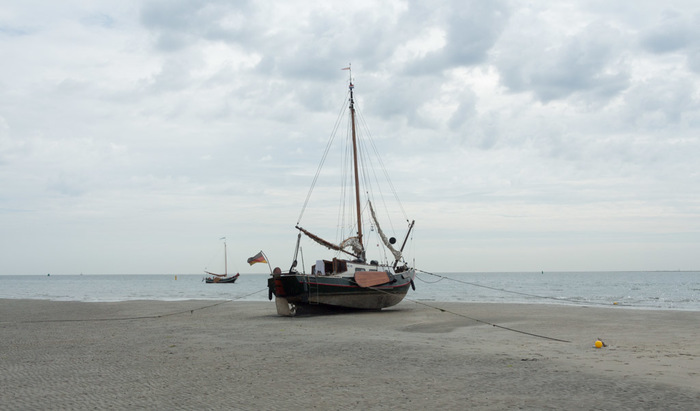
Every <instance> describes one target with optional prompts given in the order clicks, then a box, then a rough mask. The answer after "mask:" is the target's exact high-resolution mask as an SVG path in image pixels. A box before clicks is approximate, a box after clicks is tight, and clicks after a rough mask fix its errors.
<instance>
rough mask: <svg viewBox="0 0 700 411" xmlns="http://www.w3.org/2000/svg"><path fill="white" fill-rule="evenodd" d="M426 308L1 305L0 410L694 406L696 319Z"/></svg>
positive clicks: (639, 313) (586, 310)
mask: <svg viewBox="0 0 700 411" xmlns="http://www.w3.org/2000/svg"><path fill="white" fill-rule="evenodd" d="M429 304H430V305H432V306H436V307H439V308H441V309H443V310H445V311H441V310H438V309H434V308H431V307H428V306H425V305H421V304H417V303H415V302H411V301H404V302H402V303H401V304H399V305H398V306H396V307H394V308H391V309H385V310H383V311H381V312H352V313H348V312H337V311H327V310H312V311H311V312H308V313H305V314H303V315H299V316H297V317H294V318H286V317H279V316H277V314H276V311H275V305H274V303H273V302H269V303H268V302H231V301H178V302H163V301H131V302H120V303H81V302H53V301H45V300H0V369H2V373H1V374H0V398H1V400H0V409H2V410H25V409H77V410H82V409H135V408H143V409H169V410H172V409H182V410H192V409H241V410H260V409H273V410H276V409H279V410H282V409H319V410H339V409H387V410H388V409H413V410H415V409H460V410H461V409H468V408H471V409H591V410H592V409H618V410H619V409H623V410H624V409H664V410H671V409H677V410H690V409H697V408H698V406H699V405H700V313H697V312H687V311H645V310H634V309H624V308H621V307H610V308H594V307H570V306H556V305H515V304H471V303H435V302H432V303H429ZM477 320H478V321H477ZM494 325H496V326H494ZM597 338H600V339H601V340H602V341H604V342H605V343H606V344H607V347H604V348H595V347H594V343H595V341H596V339H597Z"/></svg>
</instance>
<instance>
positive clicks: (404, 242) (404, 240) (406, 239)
mask: <svg viewBox="0 0 700 411" xmlns="http://www.w3.org/2000/svg"><path fill="white" fill-rule="evenodd" d="M415 223H416V220H413V221H411V224H409V226H408V232H407V233H406V237H405V238H404V239H403V244H401V249H400V250H399V252H401V253H403V249H404V247H406V241H408V236H410V235H411V230H413V225H414V224H415ZM398 264H399V260H396V261H394V269H396V266H397V265H398Z"/></svg>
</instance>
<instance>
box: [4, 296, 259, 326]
mask: <svg viewBox="0 0 700 411" xmlns="http://www.w3.org/2000/svg"><path fill="white" fill-rule="evenodd" d="M265 290H267V287H265V288H263V289H260V290H258V291H254V292H252V293H249V294H246V295H242V296H239V297H236V298H233V299H231V300H226V301H219V302H217V303H215V304H209V305H205V306H203V307H196V308H190V309H187V310H182V311H177V312H174V313H167V314H153V315H141V316H135V317H117V318H81V319H58V320H28V321H12V323H15V324H16V323H20V324H30V323H64V322H65V323H67V322H89V321H125V320H146V319H153V318H165V317H171V316H174V315H181V314H186V313H188V312H189V313H190V314H193V313H194V312H195V311H200V310H206V309H207V308H212V307H216V306H218V305H222V304H226V303H231V302H234V301H237V300H240V299H242V298H246V297H250V296H251V295H254V294H257V293H260V292H262V291H265Z"/></svg>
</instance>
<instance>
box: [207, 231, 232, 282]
mask: <svg viewBox="0 0 700 411" xmlns="http://www.w3.org/2000/svg"><path fill="white" fill-rule="evenodd" d="M221 240H224V273H223V274H216V273H212V272H209V271H206V270H205V271H204V272H205V273H206V274H208V275H209V276H210V277H205V278H204V282H205V283H207V284H233V283H235V282H236V280H238V277H239V276H240V274H238V273H236V275H233V276H231V277H229V276H228V257H227V254H228V253H227V251H226V237H223V238H221Z"/></svg>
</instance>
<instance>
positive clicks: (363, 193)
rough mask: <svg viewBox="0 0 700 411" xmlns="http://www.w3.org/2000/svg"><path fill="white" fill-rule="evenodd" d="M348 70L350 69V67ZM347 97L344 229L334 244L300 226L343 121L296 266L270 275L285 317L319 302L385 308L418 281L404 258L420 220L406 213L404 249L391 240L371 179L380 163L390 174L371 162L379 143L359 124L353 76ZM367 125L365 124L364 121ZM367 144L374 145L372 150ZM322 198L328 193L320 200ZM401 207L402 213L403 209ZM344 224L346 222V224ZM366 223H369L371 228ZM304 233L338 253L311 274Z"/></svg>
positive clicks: (341, 219)
mask: <svg viewBox="0 0 700 411" xmlns="http://www.w3.org/2000/svg"><path fill="white" fill-rule="evenodd" d="M344 70H350V68H349V67H348V68H346V69H344ZM346 98H347V101H348V103H349V104H348V106H347V108H348V109H349V110H347V111H349V116H348V117H349V119H348V127H347V139H346V140H347V145H346V146H345V149H344V150H341V151H343V152H344V153H346V160H345V161H339V163H338V164H339V165H341V164H346V165H347V167H346V168H347V169H349V171H348V172H347V174H344V177H345V178H343V181H344V183H341V186H343V187H341V197H342V198H343V199H344V200H346V201H345V203H349V204H347V205H346V206H341V207H340V210H341V211H340V212H339V214H342V215H343V216H342V217H341V216H339V217H338V218H339V220H338V221H339V223H338V224H337V226H344V227H345V228H344V229H340V230H339V231H338V232H337V234H336V235H337V241H335V242H333V241H328V240H325V239H323V238H322V237H320V236H319V235H316V234H314V233H312V232H310V231H308V230H306V229H305V228H302V227H301V226H300V225H299V224H300V221H301V218H302V216H303V215H304V211H305V209H306V207H307V206H308V205H309V204H310V198H311V194H312V192H313V190H314V186H315V185H316V183H317V180H318V177H319V174H320V172H321V169H322V168H323V164H324V162H325V160H326V158H327V155H328V152H329V149H330V147H331V146H332V144H331V143H332V142H333V140H335V131H337V130H338V128H339V127H338V124H339V123H340V122H341V121H340V120H339V121H338V123H336V127H335V129H334V130H335V131H334V133H333V134H332V135H331V141H330V142H329V144H328V146H327V147H326V152H325V153H324V156H323V159H322V161H321V165H320V166H319V168H318V171H317V173H316V176H315V178H314V181H313V184H312V187H311V190H310V191H309V194H308V195H307V198H306V201H305V203H304V206H303V208H302V212H301V215H300V216H299V220H298V221H297V225H296V229H297V230H299V233H298V236H297V243H296V249H295V252H294V259H293V262H292V265H291V267H290V269H289V270H288V271H287V272H282V271H281V270H280V269H279V268H275V269H274V270H273V273H272V275H271V276H270V277H269V278H268V290H269V293H268V295H269V298H270V299H272V297H273V296H274V297H275V303H276V306H277V313H278V314H280V315H285V316H293V315H295V314H296V311H297V307H298V306H305V305H315V304H321V305H328V306H336V307H345V308H352V309H369V310H380V309H382V308H386V307H391V306H393V305H396V304H398V303H399V302H401V300H403V298H404V297H405V296H406V294H407V293H408V289H409V287H412V288H414V289H415V286H414V284H413V278H414V276H415V269H414V268H412V267H411V266H409V264H408V262H407V261H406V260H405V259H404V256H403V252H404V248H405V246H406V243H407V241H408V240H409V237H410V234H411V230H412V229H413V225H414V222H415V221H410V222H409V220H408V218H405V216H404V218H405V221H406V224H407V227H406V229H405V237H404V239H403V242H402V243H401V246H400V247H397V246H396V239H395V238H394V237H391V238H387V235H386V234H385V233H384V231H383V230H382V228H381V226H380V224H379V221H378V219H377V213H376V212H375V205H374V204H375V203H378V204H386V199H385V198H383V193H382V190H381V189H380V190H378V191H379V192H378V193H375V191H374V190H376V189H377V188H378V187H379V184H377V185H375V184H371V183H370V182H369V181H370V180H371V179H373V178H376V176H377V173H376V170H374V168H375V167H379V168H381V169H382V170H381V171H383V174H384V177H385V178H386V179H387V181H388V174H387V173H386V170H384V164H383V162H382V161H381V160H379V159H377V160H372V161H370V159H369V156H370V155H371V151H372V150H370V149H373V150H374V152H375V154H376V151H377V150H376V147H375V146H374V143H372V142H371V141H370V142H369V143H368V142H367V141H365V140H364V139H362V140H361V139H360V136H359V130H358V129H359V127H358V126H357V117H358V116H359V115H360V113H359V112H358V111H356V106H355V105H356V102H355V97H354V85H353V80H352V75H350V81H349V88H348V93H347V95H346ZM343 111H345V109H344V110H343ZM341 117H345V114H344V113H341ZM362 124H364V122H363V121H362ZM366 138H369V133H367V137H366ZM368 144H371V145H370V146H369V149H368V147H367V145H368ZM345 183H347V184H345ZM361 183H363V184H361ZM388 187H390V188H391V190H392V191H393V184H392V183H391V182H390V181H388ZM392 194H393V197H394V199H396V200H398V196H396V193H392ZM323 200H325V197H323V198H322V199H321V201H320V202H323ZM399 205H400V204H399ZM399 208H400V209H401V211H403V207H399ZM346 214H350V216H351V217H347V218H346V217H345V216H346ZM387 215H388V213H387ZM382 216H384V214H382ZM341 222H342V223H347V224H341ZM363 224H364V225H363ZM366 226H369V230H367V229H366ZM391 227H393V225H392V226H391ZM302 234H304V235H305V237H306V238H308V239H311V240H313V242H315V243H317V244H320V245H322V246H323V247H325V248H327V249H329V250H332V251H333V252H335V255H333V256H331V257H328V258H325V259H318V260H316V261H315V262H314V263H313V264H312V265H310V267H308V269H309V272H308V273H307V272H306V267H304V256H303V252H302V247H301V245H300V244H301V239H302ZM371 238H376V247H374V243H371V241H372V240H371ZM370 244H371V245H372V250H375V251H374V252H375V253H377V254H379V255H378V256H377V257H376V259H368V258H367V251H369V250H368V248H369V245H370ZM300 254H301V255H300ZM299 257H301V260H302V266H301V267H297V266H298V264H297V262H298V258H299ZM300 270H301V271H300Z"/></svg>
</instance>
